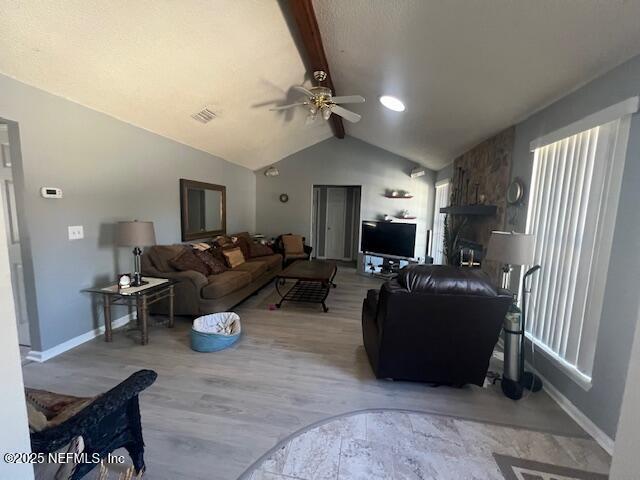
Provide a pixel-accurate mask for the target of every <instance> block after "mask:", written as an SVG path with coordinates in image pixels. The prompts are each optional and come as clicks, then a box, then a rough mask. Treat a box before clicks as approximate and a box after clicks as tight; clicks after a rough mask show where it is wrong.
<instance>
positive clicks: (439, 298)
mask: <svg viewBox="0 0 640 480" xmlns="http://www.w3.org/2000/svg"><path fill="white" fill-rule="evenodd" d="M511 302H512V296H511V294H510V293H509V292H508V291H506V290H502V289H500V290H497V289H496V288H495V287H494V286H493V284H492V282H491V281H490V279H489V277H488V275H487V274H485V273H484V272H482V271H480V270H477V269H471V268H458V267H450V266H445V265H410V266H407V267H405V268H403V269H402V270H401V271H400V273H399V274H398V276H397V278H396V279H394V280H391V281H388V282H386V283H385V284H384V285H383V286H382V288H381V289H380V291H378V290H369V291H368V293H367V298H366V299H365V300H364V303H363V306H362V333H363V338H364V346H365V349H366V351H367V355H368V357H369V362H370V363H371V366H372V368H373V371H374V373H375V375H376V377H377V378H392V379H395V380H410V381H418V382H430V383H435V384H445V385H455V386H461V385H464V384H467V383H472V384H475V385H480V386H481V385H482V384H483V382H484V379H485V376H486V373H487V369H488V367H489V360H490V358H491V355H492V352H493V349H494V347H495V345H496V343H497V341H498V336H499V334H500V329H501V327H502V322H503V320H504V317H505V315H506V313H507V309H508V308H509V305H510V304H511Z"/></svg>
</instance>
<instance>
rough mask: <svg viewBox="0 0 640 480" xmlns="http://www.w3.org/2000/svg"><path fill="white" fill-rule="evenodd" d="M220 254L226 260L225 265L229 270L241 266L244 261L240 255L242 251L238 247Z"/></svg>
mask: <svg viewBox="0 0 640 480" xmlns="http://www.w3.org/2000/svg"><path fill="white" fill-rule="evenodd" d="M222 253H223V254H224V257H225V258H226V259H227V265H228V266H229V267H231V268H235V267H237V266H238V265H242V264H243V263H244V261H245V260H244V256H243V255H242V250H240V247H236V248H230V249H228V250H223V251H222Z"/></svg>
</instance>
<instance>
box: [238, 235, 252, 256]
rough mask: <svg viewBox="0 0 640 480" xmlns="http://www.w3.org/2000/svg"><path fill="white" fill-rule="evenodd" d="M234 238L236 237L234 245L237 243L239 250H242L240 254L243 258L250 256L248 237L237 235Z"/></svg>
mask: <svg viewBox="0 0 640 480" xmlns="http://www.w3.org/2000/svg"><path fill="white" fill-rule="evenodd" d="M236 238H237V239H238V240H237V242H236V245H238V247H240V250H242V255H243V256H244V258H245V259H247V258H251V240H249V238H248V237H245V236H238V237H236Z"/></svg>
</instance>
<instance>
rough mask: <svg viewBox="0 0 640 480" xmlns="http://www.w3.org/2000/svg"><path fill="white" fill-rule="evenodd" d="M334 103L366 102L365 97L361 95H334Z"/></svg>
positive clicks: (332, 99)
mask: <svg viewBox="0 0 640 480" xmlns="http://www.w3.org/2000/svg"><path fill="white" fill-rule="evenodd" d="M331 101H332V102H333V103H364V97H363V96H361V95H345V96H342V97H332V98H331Z"/></svg>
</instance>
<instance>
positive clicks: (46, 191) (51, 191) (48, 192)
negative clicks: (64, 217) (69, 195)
mask: <svg viewBox="0 0 640 480" xmlns="http://www.w3.org/2000/svg"><path fill="white" fill-rule="evenodd" d="M40 195H42V197H43V198H62V189H61V188H58V187H42V188H41V189H40Z"/></svg>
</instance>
